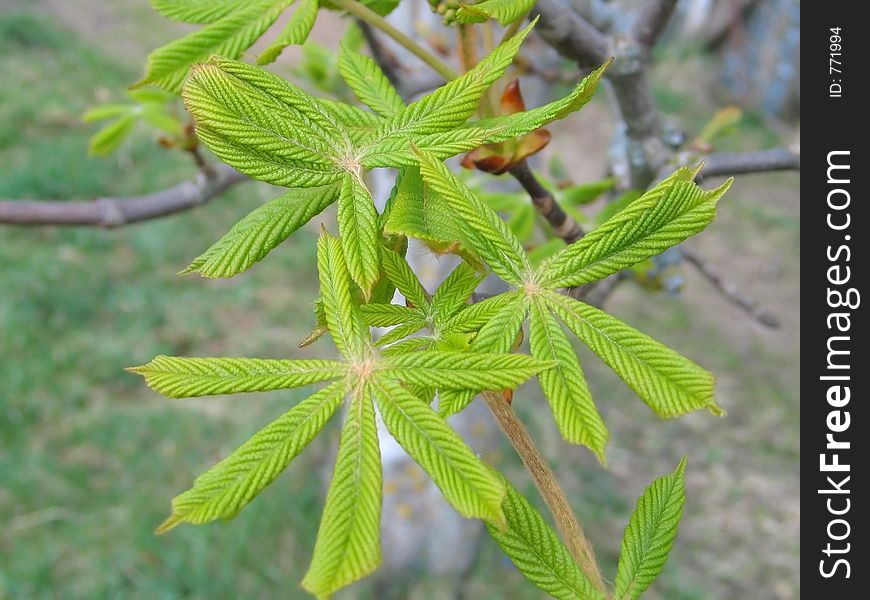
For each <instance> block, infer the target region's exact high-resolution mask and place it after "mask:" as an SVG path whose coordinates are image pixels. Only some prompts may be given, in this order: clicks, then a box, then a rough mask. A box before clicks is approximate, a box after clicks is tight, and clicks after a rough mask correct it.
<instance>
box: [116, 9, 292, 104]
mask: <svg viewBox="0 0 870 600" xmlns="http://www.w3.org/2000/svg"><path fill="white" fill-rule="evenodd" d="M292 2H293V0H255V1H254V2H245V3H242V4H241V6H240V7H239V8H238V10H229V9H227V10H226V14H224V15H223V16H221V17H220V18H219V19H217V20H214V21H210V22H209V24H208V25H206V26H205V27H203V28H202V29H200V30H198V31H194V32H193V33H190V34H188V35H186V36H184V37H183V38H180V39H177V40H174V41H172V42H169V43H168V44H166V45H165V46H163V47H161V48H158V49H157V50H154V51H153V52H152V53H151V54H149V55H148V64H147V67H146V70H145V76H144V77H143V78H142V79H140V80H139V81H137V82H136V83H134V84H133V87H142V86H145V85H156V86H158V87H161V88H163V89H165V90H167V91H170V92H178V91H179V90H180V89H181V84H182V83H183V82H184V78H185V77H186V76H187V73H188V71H189V70H190V67H191V66H193V65H194V64H196V63H198V62H200V61H203V60H205V59H206V58H208V57H209V56H210V55H212V54H220V55H222V56H227V57H230V58H238V57H239V56H241V55H242V52H244V51H245V50H247V49H248V48H250V47H251V46H252V45H253V44H254V42H256V41H257V39H259V38H260V36H262V35H263V34H264V33H265V32H266V30H267V29H269V27H271V25H272V24H273V23H274V22H275V21H276V20H277V19H278V17H279V16H280V15H281V13H282V12H284V9H286V8H287V7H288V6H289V5H290V4H291V3H292ZM164 4H168V3H164ZM203 7H204V8H205V9H206V10H214V9H212V8H210V7H207V5H204V6H203ZM220 11H221V9H220V7H218V9H217V11H216V12H213V13H205V12H204V13H195V12H193V11H191V12H190V13H187V14H190V15H196V14H200V15H201V17H200V18H203V19H211V15H217V14H220Z"/></svg>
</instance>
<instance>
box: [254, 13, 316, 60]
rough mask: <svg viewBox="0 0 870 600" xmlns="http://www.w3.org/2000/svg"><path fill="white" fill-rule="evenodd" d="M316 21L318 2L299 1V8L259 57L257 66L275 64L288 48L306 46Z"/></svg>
mask: <svg viewBox="0 0 870 600" xmlns="http://www.w3.org/2000/svg"><path fill="white" fill-rule="evenodd" d="M316 19H317V0H299V6H298V8H297V9H296V11H295V12H294V13H293V15H292V16H291V17H290V20H289V21H287V25H285V26H284V30H283V31H282V32H281V33H280V34H279V35H278V37H277V38H275V41H274V42H272V45H271V46H269V47H268V48H267V49H266V50H265V51H264V52H263V53H262V54H260V56H258V57H257V64H260V65H266V64H269V63H271V62H274V60H275V59H276V58H278V56H279V55H280V54H281V52H282V51H283V50H284V48H286V47H287V46H293V45H299V44H304V43H305V40H307V39H308V34H309V33H311V29H312V28H313V27H314V21H315V20H316Z"/></svg>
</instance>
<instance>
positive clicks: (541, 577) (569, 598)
mask: <svg viewBox="0 0 870 600" xmlns="http://www.w3.org/2000/svg"><path fill="white" fill-rule="evenodd" d="M500 477H501V476H500ZM501 478H502V481H503V482H504V484H505V487H506V488H507V497H506V498H505V502H504V504H503V505H502V508H503V509H504V514H505V519H506V520H507V526H506V527H504V528H499V527H496V526H494V525H492V524H490V523H487V525H486V526H487V529H488V530H489V534H490V535H491V536H492V538H493V539H494V540H495V541H496V543H498V545H499V546H500V547H501V549H502V550H504V553H505V554H506V555H507V556H508V557H509V558H510V559H511V561H512V562H513V563H514V565H515V566H516V567H517V569H519V570H520V572H522V574H523V575H525V577H526V579H528V580H529V581H531V582H532V583H534V584H535V585H536V586H538V587H539V588H541V589H542V590H543V591H545V592H547V593H548V594H550V596H552V597H553V598H558V599H559V600H604V598H605V596H604V594H602V593H601V592H599V591H598V590H596V589H595V586H593V585H592V583H591V582H590V581H589V579H588V578H587V577H586V575H584V574H583V571H582V570H581V569H580V567H578V566H577V563H575V562H574V559H573V558H572V557H571V554H570V553H569V552H568V549H567V548H565V546H564V545H563V544H562V542H561V541H559V538H558V536H556V533H555V532H554V531H553V529H552V528H551V527H550V526H549V525H547V522H546V521H544V519H543V518H542V517H541V515H540V513H539V512H538V511H537V510H535V508H534V507H533V506H532V505H531V504H530V503H529V501H528V500H526V499H525V498H524V497H523V495H522V494H520V493H519V492H518V491H517V490H516V489H515V488H514V487H513V486H512V485H511V484H510V482H508V480H507V479H505V478H504V477H501Z"/></svg>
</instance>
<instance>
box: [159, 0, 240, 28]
mask: <svg viewBox="0 0 870 600" xmlns="http://www.w3.org/2000/svg"><path fill="white" fill-rule="evenodd" d="M249 1H250V0H151V5H152V6H153V7H154V9H155V10H156V11H157V12H159V13H160V14H161V15H163V16H164V17H167V18H169V19H172V20H174V21H183V22H185V23H214V22H215V21H218V20H220V19H222V18H224V17H226V16H227V15H229V14H231V13H233V12H236V11H238V10H239V9H240V8H243V7H244V6H246V5H247V4H249Z"/></svg>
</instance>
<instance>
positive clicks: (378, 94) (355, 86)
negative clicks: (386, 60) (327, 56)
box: [338, 44, 405, 117]
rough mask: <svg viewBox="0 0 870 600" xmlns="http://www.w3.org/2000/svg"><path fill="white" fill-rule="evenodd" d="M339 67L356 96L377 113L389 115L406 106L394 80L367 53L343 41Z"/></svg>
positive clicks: (339, 55)
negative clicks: (391, 81)
mask: <svg viewBox="0 0 870 600" xmlns="http://www.w3.org/2000/svg"><path fill="white" fill-rule="evenodd" d="M338 69H339V71H340V72H341V76H342V77H343V78H344V80H345V81H346V82H347V85H349V86H350V89H352V90H353V93H354V94H356V97H357V98H359V99H360V100H361V101H362V102H363V103H364V104H365V105H366V106H368V107H369V108H371V109H372V110H373V111H375V112H376V113H377V114H379V115H382V116H384V117H391V116H393V115H394V114H396V113H397V112H399V111H401V110H402V109H403V108H404V107H405V103H404V102H403V101H402V97H401V96H400V95H399V93H398V92H397V91H396V89H395V88H394V87H393V84H391V83H390V80H389V79H387V76H386V75H384V72H383V71H382V70H381V68H380V67H379V66H378V64H377V63H376V62H375V61H373V60H372V59H371V58H369V57H368V56H366V55H364V54H360V53H359V52H358V51H356V50H351V49H349V48H348V47H347V46H345V45H344V44H342V46H341V50H340V51H339V54H338Z"/></svg>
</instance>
